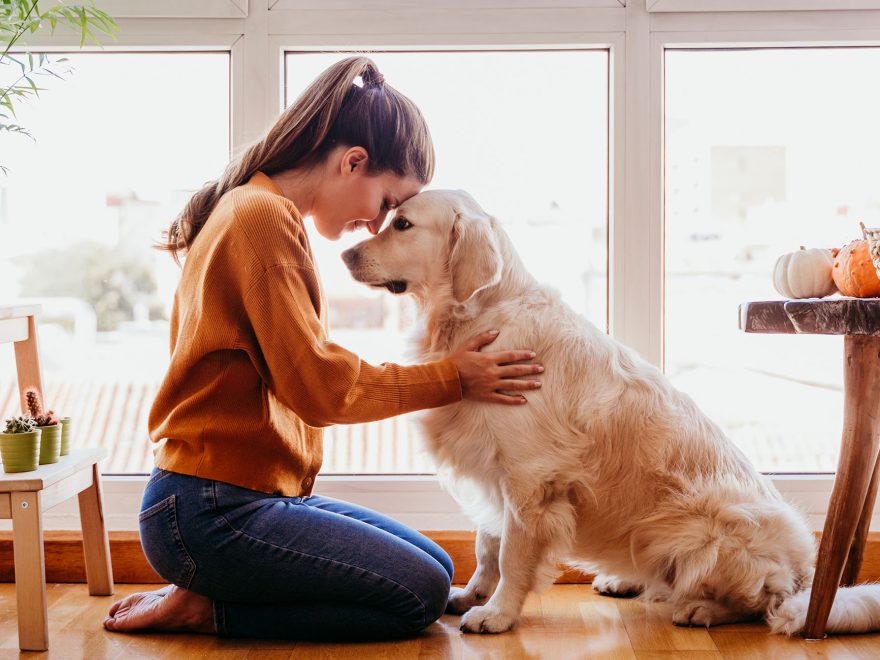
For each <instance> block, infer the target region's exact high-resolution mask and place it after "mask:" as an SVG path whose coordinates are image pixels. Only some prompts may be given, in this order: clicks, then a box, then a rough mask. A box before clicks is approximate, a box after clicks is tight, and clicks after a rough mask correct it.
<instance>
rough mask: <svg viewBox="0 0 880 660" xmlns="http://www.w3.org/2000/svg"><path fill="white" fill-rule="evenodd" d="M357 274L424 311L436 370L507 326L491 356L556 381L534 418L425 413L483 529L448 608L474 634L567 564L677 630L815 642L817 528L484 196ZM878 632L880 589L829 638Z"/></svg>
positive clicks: (384, 239) (391, 230)
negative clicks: (540, 261) (549, 273)
mask: <svg viewBox="0 0 880 660" xmlns="http://www.w3.org/2000/svg"><path fill="white" fill-rule="evenodd" d="M547 247H548V249H551V248H552V246H547ZM343 260H344V261H345V262H346V264H347V265H348V267H349V270H350V271H351V274H352V276H353V277H354V278H355V279H356V280H358V281H360V282H363V283H365V284H368V285H370V286H374V287H385V288H387V289H389V290H390V291H392V292H393V293H397V294H400V293H404V292H405V293H408V294H410V295H412V296H413V297H414V298H415V300H416V301H417V304H418V306H419V309H420V314H421V316H422V321H423V324H424V328H423V332H422V336H421V338H420V341H419V348H420V357H421V358H422V359H424V360H433V359H439V358H441V357H442V356H445V355H447V354H449V353H451V352H452V351H454V350H455V349H456V348H457V347H458V346H459V345H461V344H462V343H463V342H464V341H466V340H467V339H469V338H470V337H472V336H474V335H476V334H478V333H479V332H482V331H485V330H488V329H491V328H498V329H500V331H501V334H500V335H499V337H498V339H497V340H496V341H495V342H494V343H493V344H492V350H505V349H511V348H531V349H533V350H535V351H536V352H537V355H538V358H537V359H539V360H540V361H541V362H542V363H543V364H544V366H545V372H544V374H543V375H542V377H541V380H542V384H543V387H542V388H540V389H537V390H534V391H532V392H531V393H529V395H528V403H527V404H526V405H523V406H515V407H505V406H499V405H491V404H485V403H479V402H470V401H461V402H460V403H456V404H453V405H449V406H445V407H442V408H436V409H433V410H429V411H426V412H424V413H422V418H421V422H422V424H423V428H424V433H425V437H426V441H427V444H428V447H429V450H430V451H431V453H432V454H433V457H434V459H435V460H436V462H437V464H438V468H439V471H440V473H441V475H444V477H445V478H446V480H447V484H448V485H449V487H450V490H451V491H452V492H453V494H454V495H455V496H456V497H457V498H458V500H459V502H461V503H462V505H463V507H464V508H465V509H466V510H467V512H468V513H469V515H470V516H471V517H472V518H473V519H474V521H475V522H476V523H477V525H478V531H477V542H476V554H477V561H478V566H477V570H476V572H475V573H474V575H473V577H472V578H471V579H470V581H469V582H468V584H467V586H466V587H465V588H463V589H458V588H456V589H453V592H452V594H451V596H450V599H449V605H448V611H451V612H454V613H460V614H463V616H462V619H461V628H462V630H464V631H467V632H484V633H498V632H502V631H505V630H509V629H510V628H511V627H512V626H514V624H515V623H516V621H517V618H518V617H519V614H520V611H521V609H522V606H523V602H524V600H525V598H526V596H527V595H528V593H529V592H530V591H532V590H535V589H538V588H540V587H543V586H546V585H549V584H550V582H551V581H552V579H553V577H554V576H555V575H557V573H558V571H557V568H556V567H557V564H558V563H559V562H567V563H569V564H572V565H575V566H578V567H581V568H583V569H585V570H588V571H592V572H595V573H597V577H596V579H595V581H594V583H593V586H594V588H595V589H597V590H598V591H599V592H601V593H606V594H610V595H633V594H636V593H641V594H643V595H644V597H645V598H650V599H659V600H665V601H668V602H670V603H671V604H672V605H673V615H672V620H673V622H674V623H676V624H678V625H685V626H695V625H698V626H709V625H717V624H724V623H732V622H735V621H743V620H750V619H759V618H762V617H763V618H764V619H765V620H766V621H767V622H768V623H769V624H770V626H771V628H772V630H773V631H774V632H785V633H787V634H793V633H795V632H798V631H800V630H801V629H802V628H803V626H804V621H805V618H806V609H807V605H808V602H809V588H810V584H811V581H812V576H813V570H814V568H813V566H814V561H815V556H816V547H815V540H814V536H813V534H812V532H811V531H810V529H809V527H808V526H807V524H806V521H805V519H804V518H803V516H802V515H801V514H800V513H798V512H797V511H795V510H794V509H793V508H792V507H791V506H790V505H789V504H788V503H786V502H785V501H784V500H783V499H782V497H781V496H780V494H779V493H778V492H777V491H776V489H775V488H774V486H773V484H772V483H771V482H770V481H769V480H768V479H767V478H765V477H764V476H762V475H761V474H759V473H758V472H757V470H755V468H754V467H753V466H752V465H751V464H750V463H749V461H748V460H747V459H746V457H745V456H744V455H743V454H742V453H741V452H740V451H739V449H737V448H736V447H735V446H734V445H733V444H732V443H731V442H730V440H729V439H728V438H727V437H725V435H724V433H723V432H722V430H721V429H720V428H719V427H718V426H716V425H715V424H714V423H713V422H712V421H711V420H709V419H708V418H707V417H706V416H705V415H704V414H703V413H702V412H701V411H700V410H699V409H698V408H697V406H696V405H695V404H694V402H693V401H692V400H691V398H690V397H689V396H687V395H686V394H683V393H681V392H679V391H678V390H676V389H675V388H673V387H672V385H671V384H670V383H669V381H668V380H667V379H666V377H665V376H664V375H663V374H662V373H661V372H660V371H659V370H658V369H656V368H655V367H654V366H652V365H650V364H648V363H647V362H645V361H644V360H643V359H641V358H640V357H639V356H638V355H637V354H636V353H635V352H633V351H632V350H630V349H629V348H627V347H625V346H623V345H621V344H620V343H618V342H616V341H615V340H613V339H611V338H610V337H608V336H607V335H606V334H605V333H604V332H601V331H600V330H598V329H597V328H596V327H595V326H594V325H593V324H591V323H590V322H589V321H587V320H586V319H585V318H583V317H581V316H579V315H578V314H576V313H575V312H574V311H573V310H572V309H570V308H569V307H568V306H566V305H565V304H564V303H563V302H562V301H561V300H560V298H559V296H558V294H557V293H555V292H554V291H553V290H552V289H550V288H548V287H546V286H542V285H541V284H539V283H538V282H537V281H535V279H534V278H533V277H532V276H531V275H530V274H529V273H528V272H527V271H526V269H525V268H524V266H523V264H522V262H521V260H520V259H519V257H518V256H517V254H516V251H515V250H514V248H513V246H512V245H511V242H510V240H509V238H508V236H507V235H506V233H505V232H504V230H503V229H502V228H501V226H500V225H499V223H498V222H497V221H496V220H495V218H493V217H490V216H489V215H488V214H486V213H485V212H484V211H483V210H482V209H481V208H480V207H479V205H478V204H477V203H476V202H475V201H474V200H473V198H471V197H470V196H469V195H467V194H466V193H464V192H460V191H440V190H436V191H428V192H423V193H421V194H419V195H416V196H415V197H413V198H411V199H410V200H408V201H407V202H405V203H404V204H403V205H402V206H401V207H400V208H399V209H398V211H397V213H396V215H395V216H394V218H393V219H392V221H391V222H390V223H389V224H388V226H387V227H386V228H385V229H383V230H382V231H381V232H380V233H379V234H378V235H377V236H375V237H373V238H371V239H369V240H366V241H363V242H362V243H359V244H358V245H356V246H354V247H353V248H351V249H349V250H346V251H345V252H344V253H343ZM878 625H880V586H868V585H862V586H858V587H853V588H848V589H841V590H840V591H839V592H838V595H837V600H836V602H835V604H834V608H833V609H832V611H831V617H830V619H829V622H828V630H829V631H830V632H863V631H867V630H869V629H875V628H877V627H878Z"/></svg>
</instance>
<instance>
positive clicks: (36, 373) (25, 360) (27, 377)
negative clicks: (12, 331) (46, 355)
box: [14, 316, 43, 412]
mask: <svg viewBox="0 0 880 660" xmlns="http://www.w3.org/2000/svg"><path fill="white" fill-rule="evenodd" d="M14 345H15V367H16V370H17V371H18V389H19V395H20V396H21V410H22V412H24V411H26V410H27V409H28V408H27V399H25V397H24V390H25V388H27V387H36V388H37V390H38V391H39V392H40V396H42V395H43V377H42V373H41V371H40V354H39V352H38V349H37V323H36V321H35V320H34V317H33V316H28V338H27V339H25V340H24V341H17V342H15V344H14Z"/></svg>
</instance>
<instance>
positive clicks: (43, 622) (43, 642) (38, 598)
mask: <svg viewBox="0 0 880 660" xmlns="http://www.w3.org/2000/svg"><path fill="white" fill-rule="evenodd" d="M11 500H12V535H13V537H12V538H13V540H12V548H13V556H14V560H15V597H16V601H17V603H18V646H19V648H20V649H21V650H23V651H45V650H47V649H48V648H49V621H48V616H47V610H46V563H45V557H44V554H43V517H42V511H41V510H40V504H41V503H40V493H39V491H32V492H18V493H12V494H11Z"/></svg>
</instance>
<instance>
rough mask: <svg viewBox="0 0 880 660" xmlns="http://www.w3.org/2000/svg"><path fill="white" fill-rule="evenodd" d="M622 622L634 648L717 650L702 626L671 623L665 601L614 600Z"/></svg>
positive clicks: (669, 609) (642, 650)
mask: <svg viewBox="0 0 880 660" xmlns="http://www.w3.org/2000/svg"><path fill="white" fill-rule="evenodd" d="M617 607H618V609H619V610H620V614H621V617H622V618H623V624H624V626H626V632H627V634H628V635H629V640H630V643H631V644H632V648H633V650H634V651H636V652H637V653H638V652H645V651H661V652H664V651H717V650H718V648H717V647H716V646H715V642H713V641H712V638H711V637H710V636H709V632H708V631H707V630H706V629H705V628H680V627H678V626H674V625H672V607H671V606H670V605H667V604H666V603H645V602H642V601H639V600H626V599H623V598H621V599H618V600H617Z"/></svg>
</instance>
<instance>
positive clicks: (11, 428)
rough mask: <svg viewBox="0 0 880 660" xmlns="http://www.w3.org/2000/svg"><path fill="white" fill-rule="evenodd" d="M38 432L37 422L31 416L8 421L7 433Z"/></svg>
mask: <svg viewBox="0 0 880 660" xmlns="http://www.w3.org/2000/svg"><path fill="white" fill-rule="evenodd" d="M36 430H37V420H35V419H34V418H33V417H31V416H30V415H20V416H18V417H11V418H10V419H7V420H6V431H5V433H30V432H32V431H36Z"/></svg>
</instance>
